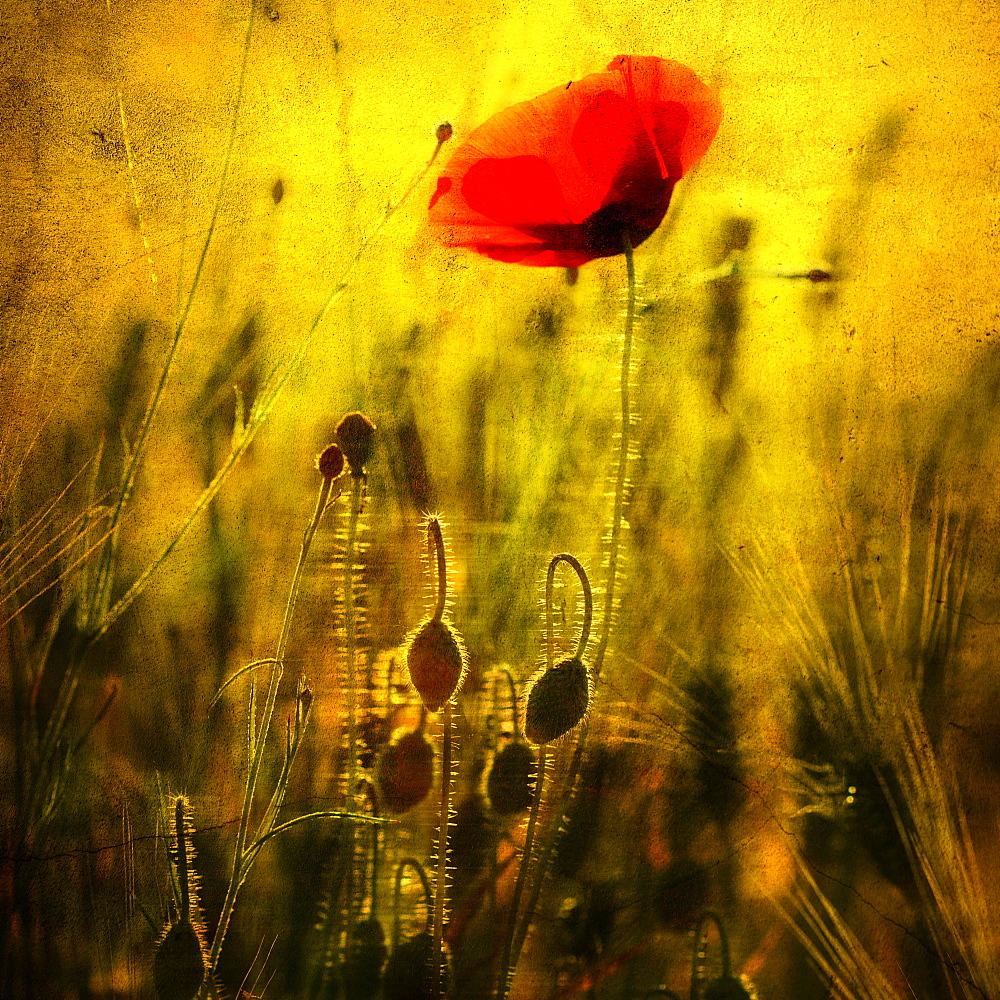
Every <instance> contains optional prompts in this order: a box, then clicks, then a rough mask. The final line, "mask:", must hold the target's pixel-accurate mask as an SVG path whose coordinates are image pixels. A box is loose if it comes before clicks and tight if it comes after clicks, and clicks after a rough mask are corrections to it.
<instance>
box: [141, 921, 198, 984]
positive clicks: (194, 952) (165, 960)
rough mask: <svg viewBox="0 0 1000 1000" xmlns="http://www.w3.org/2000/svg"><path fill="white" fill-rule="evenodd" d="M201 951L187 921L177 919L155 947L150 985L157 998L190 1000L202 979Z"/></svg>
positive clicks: (194, 932)
mask: <svg viewBox="0 0 1000 1000" xmlns="http://www.w3.org/2000/svg"><path fill="white" fill-rule="evenodd" d="M205 972H206V966H205V953H204V950H203V948H202V943H201V940H200V939H199V937H198V934H197V932H196V931H195V929H194V927H193V926H192V924H191V921H190V920H178V921H177V923H175V924H173V925H172V926H171V928H170V930H168V931H167V933H166V935H165V936H164V937H163V940H162V941H160V943H159V944H158V945H157V946H156V954H155V955H154V956H153V985H154V986H155V987H156V995H157V996H158V997H159V998H160V1000H194V997H196V996H197V995H198V990H199V989H201V984H202V983H203V982H204V981H205Z"/></svg>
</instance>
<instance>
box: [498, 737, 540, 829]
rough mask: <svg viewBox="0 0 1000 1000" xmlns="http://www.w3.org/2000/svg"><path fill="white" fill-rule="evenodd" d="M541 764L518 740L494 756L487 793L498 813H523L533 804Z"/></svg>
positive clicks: (526, 746) (507, 814)
mask: <svg viewBox="0 0 1000 1000" xmlns="http://www.w3.org/2000/svg"><path fill="white" fill-rule="evenodd" d="M537 770H538V767H537V765H536V762H535V755H534V754H533V753H532V752H531V748H530V747H529V746H528V744H527V743H522V742H521V741H520V740H517V739H515V740H514V741H513V742H512V743H508V744H507V746H505V747H504V748H503V750H501V751H500V753H498V754H497V755H496V756H495V757H494V758H493V767H492V768H491V769H490V776H489V777H488V778H487V779H486V794H487V795H489V797H490V805H491V806H492V807H493V811H494V812H495V813H496V814H497V815H498V816H509V815H511V813H516V812H523V811H524V810H525V809H527V808H528V807H529V806H530V805H531V795H532V792H533V791H534V787H535V774H536V772H537Z"/></svg>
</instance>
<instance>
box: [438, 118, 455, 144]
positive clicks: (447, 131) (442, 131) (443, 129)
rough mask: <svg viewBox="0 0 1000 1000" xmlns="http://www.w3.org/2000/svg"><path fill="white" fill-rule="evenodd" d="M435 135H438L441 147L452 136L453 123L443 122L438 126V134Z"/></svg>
mask: <svg viewBox="0 0 1000 1000" xmlns="http://www.w3.org/2000/svg"><path fill="white" fill-rule="evenodd" d="M435 134H436V135H437V141H438V145H439V146H440V145H443V144H444V143H446V142H447V141H448V140H449V139H450V138H451V136H452V127H451V122H441V124H440V125H438V127H437V132H436V133H435Z"/></svg>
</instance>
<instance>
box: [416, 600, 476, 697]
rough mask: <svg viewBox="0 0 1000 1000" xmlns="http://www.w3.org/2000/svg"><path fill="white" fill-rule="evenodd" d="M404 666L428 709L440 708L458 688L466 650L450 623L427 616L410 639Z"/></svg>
mask: <svg viewBox="0 0 1000 1000" xmlns="http://www.w3.org/2000/svg"><path fill="white" fill-rule="evenodd" d="M406 666H407V667H408V669H409V671H410V680H411V681H412V682H413V686H414V687H415V688H416V689H417V693H418V694H419V695H420V699H421V701H423V703H424V705H425V706H426V707H427V710H428V711H429V712H439V711H441V708H442V706H443V705H444V704H445V702H447V701H450V700H451V698H452V695H454V694H455V692H456V691H457V690H458V686H459V684H460V683H461V680H462V675H463V674H464V673H465V653H464V651H463V649H462V646H461V643H460V641H459V639H458V637H457V636H456V634H455V632H454V630H453V629H452V627H451V626H450V625H449V624H448V623H447V622H443V621H441V619H440V618H430V619H428V620H427V621H425V622H424V624H423V625H421V626H420V628H419V629H418V630H417V633H416V635H414V637H413V639H412V640H411V642H410V647H409V649H407V651H406Z"/></svg>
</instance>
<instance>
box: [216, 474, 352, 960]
mask: <svg viewBox="0 0 1000 1000" xmlns="http://www.w3.org/2000/svg"><path fill="white" fill-rule="evenodd" d="M332 486H333V480H331V479H326V478H324V479H323V482H322V485H321V486H320V488H319V496H318V497H317V499H316V509H315V511H314V512H313V515H312V517H311V518H310V520H309V523H308V525H306V530H305V532H304V533H303V536H302V548H301V549H300V551H299V560H298V562H297V563H296V565H295V572H294V574H293V575H292V584H291V587H290V588H289V591H288V600H287V601H286V602H285V615H284V619H283V621H282V623H281V632H280V634H279V636H278V645H277V649H276V650H275V654H274V666H273V667H272V668H271V679H270V681H269V683H268V689H267V698H266V700H265V703H264V714H263V716H262V717H261V720H260V727H259V728H255V720H254V719H253V718H251V719H250V730H251V735H252V737H253V749H252V751H251V757H250V773H249V774H248V775H247V786H246V791H245V792H244V795H243V809H242V811H241V813H240V825H239V829H238V831H237V833H236V849H235V852H234V855H233V873H232V875H231V876H230V879H229V887H228V888H227V890H226V898H225V901H224V902H223V904H222V913H221V915H220V916H219V923H218V926H217V927H216V929H215V936H214V937H213V938H212V950H211V952H210V954H209V975H210V976H211V973H213V972H214V971H215V967H216V965H217V964H218V962H219V954H220V953H221V951H222V943H223V941H225V938H226V931H227V930H228V929H229V920H230V918H231V917H232V915H233V908H234V907H235V906H236V897H237V895H238V894H239V891H240V886H241V885H242V884H243V880H244V879H245V878H246V876H247V871H248V869H249V864H250V862H252V860H253V858H254V857H255V856H256V851H255V848H254V846H251V847H250V848H249V849H248V848H247V837H248V833H249V830H250V818H251V814H252V812H253V800H254V792H255V791H256V788H257V775H258V774H259V772H260V765H261V761H262V760H263V757H264V746H265V744H266V742H267V733H268V730H269V729H270V727H271V718H272V716H273V715H274V703H275V700H276V699H277V696H278V685H279V683H280V681H281V675H282V673H283V660H284V656H285V647H286V645H287V643H288V633H289V631H290V628H291V623H292V613H293V611H294V609H295V599H296V597H297V596H298V593H299V584H300V583H301V581H302V571H303V569H304V568H305V564H306V559H307V557H308V555H309V550H310V548H311V547H312V541H313V537H314V536H315V534H316V529H317V528H318V527H319V522H320V519H321V518H322V517H323V512H324V511H325V510H326V507H327V503H328V501H329V499H330V491H331V488H332ZM276 794H277V793H276Z"/></svg>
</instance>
